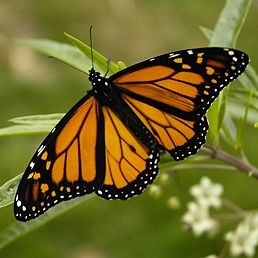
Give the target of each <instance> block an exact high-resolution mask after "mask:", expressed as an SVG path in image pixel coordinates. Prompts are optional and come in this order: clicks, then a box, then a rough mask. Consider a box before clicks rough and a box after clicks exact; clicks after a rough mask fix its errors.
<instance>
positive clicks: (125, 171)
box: [96, 107, 159, 200]
mask: <svg viewBox="0 0 258 258" xmlns="http://www.w3.org/2000/svg"><path fill="white" fill-rule="evenodd" d="M103 115H104V120H105V150H106V155H105V156H106V174H105V179H104V184H103V186H102V187H101V188H100V189H99V190H98V191H96V193H97V194H98V195H99V196H101V197H103V198H105V199H120V200H121V199H122V200H125V199H128V198H130V197H132V196H134V195H138V194H140V193H141V192H142V191H143V190H144V189H145V188H146V187H147V185H149V184H151V183H152V182H153V180H154V179H155V177H156V176H157V175H158V162H159V150H158V149H157V148H155V147H154V148H152V149H150V148H148V147H146V145H144V144H143V143H142V142H141V141H140V140H139V139H138V138H136V137H135V135H134V133H133V132H132V131H131V130H130V129H128V127H126V126H125V124H124V123H123V122H122V121H121V119H120V118H119V117H118V116H117V115H116V114H115V113H114V112H113V111H112V110H111V109H110V108H108V107H103Z"/></svg>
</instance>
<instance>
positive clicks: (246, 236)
mask: <svg viewBox="0 0 258 258" xmlns="http://www.w3.org/2000/svg"><path fill="white" fill-rule="evenodd" d="M225 239H226V240H227V241H228V242H230V253H231V255H232V256H239V255H242V254H243V255H246V256H248V257H252V256H253V255H254V254H255V248H256V246H257V245H258V213H257V212H256V213H250V214H247V216H246V217H245V219H244V220H243V221H242V222H240V223H239V224H238V226H237V228H236V229H235V230H234V231H231V232H229V233H227V234H226V236H225Z"/></svg>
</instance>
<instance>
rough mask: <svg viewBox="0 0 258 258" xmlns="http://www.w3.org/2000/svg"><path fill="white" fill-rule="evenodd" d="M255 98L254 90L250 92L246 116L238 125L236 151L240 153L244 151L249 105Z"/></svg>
mask: <svg viewBox="0 0 258 258" xmlns="http://www.w3.org/2000/svg"><path fill="white" fill-rule="evenodd" d="M252 96H253V90H251V91H250V95H249V98H248V102H247V105H246V108H245V113H244V116H243V117H242V118H241V119H239V120H238V121H239V123H238V128H237V129H238V130H237V142H236V149H237V150H238V151H239V152H240V151H242V146H243V139H244V130H245V126H246V122H247V115H248V111H249V107H250V105H249V103H250V102H251V99H252Z"/></svg>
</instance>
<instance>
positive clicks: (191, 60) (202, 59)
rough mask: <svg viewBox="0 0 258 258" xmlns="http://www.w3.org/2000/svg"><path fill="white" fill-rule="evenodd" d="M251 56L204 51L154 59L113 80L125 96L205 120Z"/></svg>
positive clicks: (229, 50)
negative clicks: (225, 88) (205, 115)
mask: <svg viewBox="0 0 258 258" xmlns="http://www.w3.org/2000/svg"><path fill="white" fill-rule="evenodd" d="M248 61H249V59H248V56H247V55H246V54H245V53H243V52H241V51H238V50H235V49H225V48H200V49H189V50H183V51H178V52H175V53H169V54H166V55H162V56H158V57H155V58H151V59H150V60H147V61H144V62H142V63H139V64H136V65H134V66H131V67H128V68H126V69H124V70H122V71H120V72H118V73H116V74H114V75H112V76H111V77H110V79H111V81H112V82H113V83H114V85H115V86H117V87H118V88H119V89H120V90H122V91H123V92H124V93H126V94H128V95H130V96H131V97H133V98H135V99H137V100H139V101H141V102H144V103H146V104H149V105H151V106H154V107H156V108H158V109H160V110H162V111H165V112H167V113H170V114H172V115H175V116H178V117H180V118H183V119H187V120H191V121H194V120H196V119H197V118H198V117H199V118H200V117H203V116H204V114H205V113H206V111H207V109H208V108H209V107H210V105H211V103H212V102H213V101H214V99H215V98H216V97H217V96H218V94H219V92H220V91H221V90H222V89H223V88H224V87H225V86H226V85H227V84H228V83H229V82H231V81H233V80H234V79H235V78H237V77H238V76H239V75H240V74H241V73H242V72H243V71H244V70H245V68H246V66H247V64H248Z"/></svg>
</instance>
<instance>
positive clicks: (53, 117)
mask: <svg viewBox="0 0 258 258" xmlns="http://www.w3.org/2000/svg"><path fill="white" fill-rule="evenodd" d="M63 116H64V114H63V113H57V114H47V115H32V116H20V117H15V118H12V119H10V120H9V122H12V123H15V124H23V125H53V126H54V125H56V124H57V123H58V122H59V120H60V119H61V118H62V117H63Z"/></svg>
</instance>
